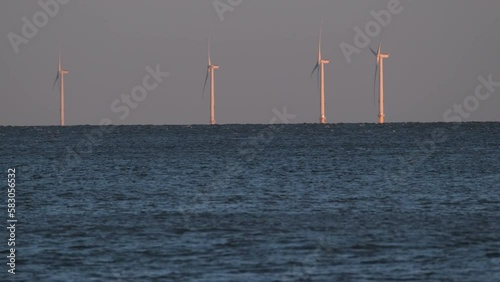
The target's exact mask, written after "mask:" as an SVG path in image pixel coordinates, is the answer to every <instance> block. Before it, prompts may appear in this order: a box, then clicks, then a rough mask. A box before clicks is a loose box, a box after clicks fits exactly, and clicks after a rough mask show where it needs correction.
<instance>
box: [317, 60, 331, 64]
mask: <svg viewBox="0 0 500 282" xmlns="http://www.w3.org/2000/svg"><path fill="white" fill-rule="evenodd" d="M319 63H320V64H324V65H327V64H329V63H330V60H319Z"/></svg>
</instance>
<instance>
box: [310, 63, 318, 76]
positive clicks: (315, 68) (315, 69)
mask: <svg viewBox="0 0 500 282" xmlns="http://www.w3.org/2000/svg"><path fill="white" fill-rule="evenodd" d="M318 70H319V63H316V65H315V66H314V68H313V70H312V72H311V77H312V76H313V75H314V73H315V72H316V71H318Z"/></svg>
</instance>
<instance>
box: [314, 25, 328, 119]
mask: <svg viewBox="0 0 500 282" xmlns="http://www.w3.org/2000/svg"><path fill="white" fill-rule="evenodd" d="M322 37H323V21H321V28H320V30H319V42H318V61H317V62H316V65H315V66H314V69H313V71H312V73H311V76H312V75H313V74H314V73H315V72H316V71H319V72H318V79H319V85H320V86H319V88H320V89H319V92H320V105H319V106H320V117H319V122H320V123H321V124H325V123H326V116H325V65H327V64H329V63H330V60H325V59H323V58H322V56H321V41H322Z"/></svg>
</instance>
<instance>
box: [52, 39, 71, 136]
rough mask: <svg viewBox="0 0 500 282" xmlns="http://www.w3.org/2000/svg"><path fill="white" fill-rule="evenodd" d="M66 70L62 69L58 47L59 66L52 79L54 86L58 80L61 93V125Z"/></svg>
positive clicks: (62, 120)
mask: <svg viewBox="0 0 500 282" xmlns="http://www.w3.org/2000/svg"><path fill="white" fill-rule="evenodd" d="M68 73H69V71H68V70H64V69H63V68H62V65H61V48H59V67H58V69H57V75H56V79H55V80H54V86H53V88H55V87H56V84H57V81H59V93H60V95H61V110H60V111H61V112H60V113H61V126H64V75H66V74H68Z"/></svg>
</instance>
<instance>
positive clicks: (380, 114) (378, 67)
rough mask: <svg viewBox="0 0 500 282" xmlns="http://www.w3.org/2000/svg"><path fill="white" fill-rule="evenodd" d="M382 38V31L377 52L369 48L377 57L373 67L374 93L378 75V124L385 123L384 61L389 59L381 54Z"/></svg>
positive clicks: (385, 54)
mask: <svg viewBox="0 0 500 282" xmlns="http://www.w3.org/2000/svg"><path fill="white" fill-rule="evenodd" d="M383 36H384V31H382V35H381V36H380V42H379V44H378V50H377V51H376V52H375V50H373V49H372V48H371V47H370V50H371V51H372V53H373V55H375V56H376V57H377V64H376V66H375V80H374V84H375V85H374V93H375V91H376V90H375V89H376V83H377V72H378V73H379V112H378V123H379V124H383V123H384V122H385V114H384V60H385V59H389V56H390V54H389V53H382V51H381V50H382V37H383Z"/></svg>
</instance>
